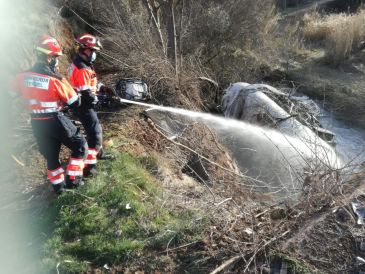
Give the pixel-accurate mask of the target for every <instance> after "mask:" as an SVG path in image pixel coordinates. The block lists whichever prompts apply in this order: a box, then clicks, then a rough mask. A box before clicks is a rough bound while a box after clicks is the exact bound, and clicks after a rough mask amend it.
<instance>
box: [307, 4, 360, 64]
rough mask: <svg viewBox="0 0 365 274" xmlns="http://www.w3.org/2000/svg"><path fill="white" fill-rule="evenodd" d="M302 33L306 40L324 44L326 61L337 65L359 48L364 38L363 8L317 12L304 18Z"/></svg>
mask: <svg viewBox="0 0 365 274" xmlns="http://www.w3.org/2000/svg"><path fill="white" fill-rule="evenodd" d="M304 23H305V25H304V28H303V35H304V37H305V39H306V40H307V41H310V42H320V43H323V44H324V46H325V52H326V58H327V60H328V62H330V63H332V64H335V65H338V64H340V63H342V62H343V61H345V60H347V59H348V58H350V57H351V55H352V54H353V53H354V52H356V51H357V50H359V48H360V44H361V42H362V41H363V40H364V38H365V29H364V27H363V26H364V24H365V10H363V9H362V10H360V11H359V12H358V13H356V14H344V13H341V14H331V15H326V16H321V15H320V14H319V13H318V12H314V13H312V14H308V15H306V16H305V18H304Z"/></svg>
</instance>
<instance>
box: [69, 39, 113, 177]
mask: <svg viewBox="0 0 365 274" xmlns="http://www.w3.org/2000/svg"><path fill="white" fill-rule="evenodd" d="M76 42H77V43H78V46H79V49H78V53H77V55H76V57H75V58H74V60H73V63H72V64H71V66H70V70H69V78H70V83H71V85H72V87H73V88H74V89H75V90H76V91H77V92H78V93H79V94H80V95H81V106H80V107H79V108H76V109H74V110H73V113H74V114H75V115H76V116H77V117H78V119H79V120H80V122H81V123H82V125H83V127H84V129H85V132H86V135H87V142H88V147H89V148H88V152H87V157H86V160H85V169H84V176H93V175H95V174H96V163H97V159H112V157H111V156H110V155H105V154H104V152H103V149H102V138H103V137H102V128H101V125H100V122H99V119H98V116H97V114H96V112H95V105H96V103H97V102H98V99H97V93H98V92H100V93H111V94H112V93H113V91H112V90H111V89H110V88H108V87H106V86H104V85H98V83H97V77H96V73H95V70H94V67H93V62H94V61H95V59H96V52H97V51H100V50H101V49H102V45H101V43H100V41H99V39H98V38H96V37H95V36H93V35H90V34H83V35H80V36H79V37H78V38H77V39H76Z"/></svg>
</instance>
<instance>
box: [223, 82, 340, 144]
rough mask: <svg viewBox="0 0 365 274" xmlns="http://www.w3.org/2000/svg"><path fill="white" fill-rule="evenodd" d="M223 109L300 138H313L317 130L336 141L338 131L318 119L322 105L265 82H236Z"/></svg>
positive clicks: (227, 115)
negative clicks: (251, 83) (330, 129)
mask: <svg viewBox="0 0 365 274" xmlns="http://www.w3.org/2000/svg"><path fill="white" fill-rule="evenodd" d="M222 110H223V112H224V115H225V116H226V117H229V118H235V119H239V120H244V121H247V122H249V123H253V124H258V125H260V126H265V127H270V128H275V129H277V130H278V131H280V132H282V133H284V134H286V135H289V136H293V137H297V138H300V139H308V137H310V139H312V138H314V137H313V134H315V136H318V137H319V138H321V139H322V140H324V141H325V142H327V143H329V144H331V145H335V139H336V138H335V137H336V136H335V134H334V133H333V132H331V131H329V130H326V129H324V128H323V127H322V126H321V124H320V122H319V121H318V116H319V115H320V109H319V107H318V106H317V104H316V103H315V102H313V100H310V99H308V98H307V97H305V96H292V95H291V94H289V93H284V92H282V91H279V90H278V89H276V88H274V87H272V86H269V85H265V84H254V85H250V84H248V83H243V82H241V83H235V84H232V85H230V86H229V87H228V88H227V90H226V93H225V95H224V96H223V99H222Z"/></svg>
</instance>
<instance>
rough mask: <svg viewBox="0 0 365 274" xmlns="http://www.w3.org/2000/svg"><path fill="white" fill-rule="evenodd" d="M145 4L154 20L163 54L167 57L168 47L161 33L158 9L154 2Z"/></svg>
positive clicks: (149, 0)
mask: <svg viewBox="0 0 365 274" xmlns="http://www.w3.org/2000/svg"><path fill="white" fill-rule="evenodd" d="M143 3H144V4H145V6H146V8H147V10H148V12H149V14H150V16H151V18H152V21H153V24H154V26H155V28H156V32H157V35H158V38H159V40H160V44H161V47H162V51H163V54H164V55H165V56H166V54H167V52H166V47H165V41H164V38H163V35H162V31H161V24H160V20H159V16H158V8H156V5H155V3H154V1H153V0H144V1H143Z"/></svg>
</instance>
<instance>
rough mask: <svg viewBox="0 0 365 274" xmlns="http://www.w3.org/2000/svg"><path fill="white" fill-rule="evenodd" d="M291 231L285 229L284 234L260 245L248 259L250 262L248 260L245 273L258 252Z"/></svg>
mask: <svg viewBox="0 0 365 274" xmlns="http://www.w3.org/2000/svg"><path fill="white" fill-rule="evenodd" d="M289 232H290V230H287V231H285V232H284V233H283V234H281V235H280V236H278V237H274V238H272V239H270V240H269V241H267V242H266V243H265V244H263V245H262V246H260V247H259V248H258V249H257V250H256V251H255V253H254V254H253V255H252V256H251V258H250V259H249V260H248V262H247V264H246V267H245V269H244V270H243V273H245V272H246V271H247V270H248V268H249V267H250V265H251V263H252V261H253V260H254V259H255V257H256V255H257V253H259V252H260V251H261V250H262V249H264V248H265V247H266V246H268V245H269V244H271V243H272V242H275V241H276V240H278V239H280V238H282V237H284V236H285V235H286V234H288V233H289Z"/></svg>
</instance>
